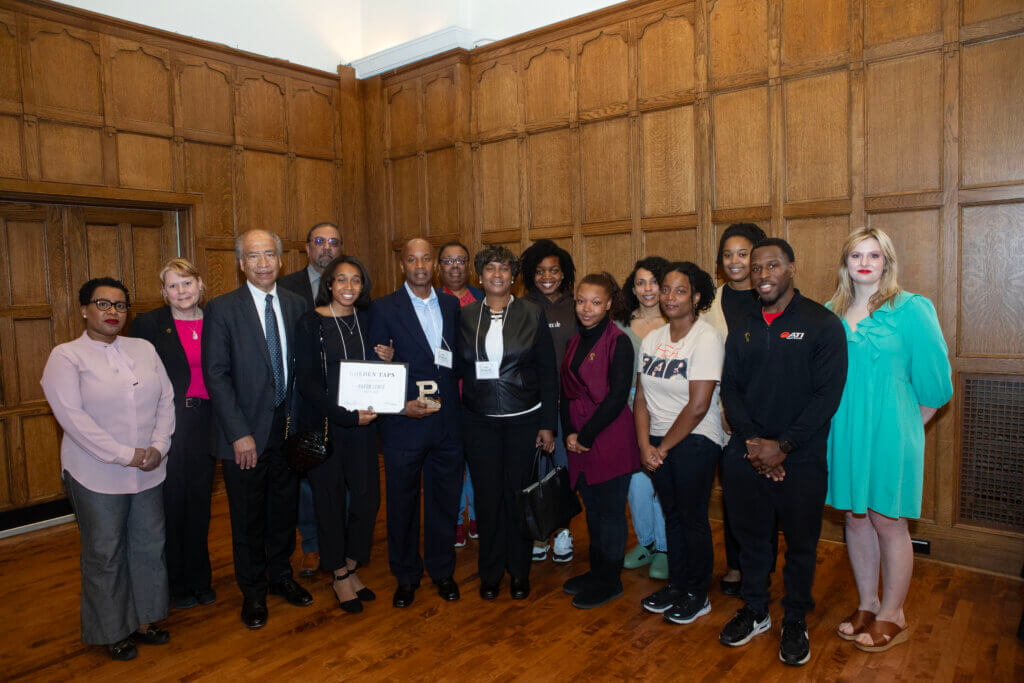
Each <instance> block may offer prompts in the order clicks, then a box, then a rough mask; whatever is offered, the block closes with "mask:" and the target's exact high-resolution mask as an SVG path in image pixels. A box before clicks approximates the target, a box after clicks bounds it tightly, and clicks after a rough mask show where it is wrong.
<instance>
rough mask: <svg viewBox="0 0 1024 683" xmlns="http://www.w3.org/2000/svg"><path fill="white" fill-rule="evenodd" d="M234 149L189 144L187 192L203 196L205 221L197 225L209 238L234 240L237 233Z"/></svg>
mask: <svg viewBox="0 0 1024 683" xmlns="http://www.w3.org/2000/svg"><path fill="white" fill-rule="evenodd" d="M231 157H232V154H231V150H230V149H229V148H227V147H219V146H216V145H204V144H202V143H198V142H186V143H185V191H186V192H198V193H201V194H202V195H203V200H204V201H203V209H204V211H203V217H204V219H205V220H204V221H203V222H202V224H201V225H199V226H197V227H198V230H199V234H200V235H203V236H206V237H230V236H232V235H233V234H234V232H235V209H234V200H233V190H232V186H231V178H232V176H233V172H232V163H231Z"/></svg>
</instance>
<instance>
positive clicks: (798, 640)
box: [779, 619, 811, 666]
mask: <svg viewBox="0 0 1024 683" xmlns="http://www.w3.org/2000/svg"><path fill="white" fill-rule="evenodd" d="M810 658H811V641H810V639H808V637H807V624H806V622H804V620H803V619H801V620H799V621H797V620H793V621H783V622H782V639H781V640H780V641H779V659H780V660H781V661H782V663H783V664H789V665H790V666H803V665H804V664H806V663H807V660H809V659H810Z"/></svg>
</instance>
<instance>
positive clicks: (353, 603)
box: [334, 569, 363, 614]
mask: <svg viewBox="0 0 1024 683" xmlns="http://www.w3.org/2000/svg"><path fill="white" fill-rule="evenodd" d="M350 576H352V572H350V571H348V570H347V569H346V570H345V573H344V574H342V575H340V576H338V575H335V577H334V582H335V583H337V582H339V581H344V580H345V579H347V578H348V577H350ZM334 597H335V598H337V600H338V607H340V608H341V609H343V610H345V611H346V612H348V613H349V614H359V613H360V612H362V611H363V601H362V600H360V599H359V595H358V594H356V597H354V598H352V599H351V600H344V601H343V600H342V599H341V598H339V597H338V595H337V594H335V595H334Z"/></svg>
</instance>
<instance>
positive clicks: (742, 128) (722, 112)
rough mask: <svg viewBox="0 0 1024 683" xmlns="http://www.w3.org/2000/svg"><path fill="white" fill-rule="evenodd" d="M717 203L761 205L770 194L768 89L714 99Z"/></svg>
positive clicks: (752, 89)
mask: <svg viewBox="0 0 1024 683" xmlns="http://www.w3.org/2000/svg"><path fill="white" fill-rule="evenodd" d="M712 109H713V118H712V127H713V129H714V164H715V166H714V170H715V185H714V187H715V206H716V207H719V208H735V207H740V206H760V205H763V204H767V203H768V202H769V201H770V198H771V156H770V151H771V134H770V132H769V125H768V89H767V88H764V87H760V88H750V89H748V90H737V91H734V92H728V93H722V94H720V95H715V97H714V99H713V100H712Z"/></svg>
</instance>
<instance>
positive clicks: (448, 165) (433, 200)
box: [425, 147, 460, 235]
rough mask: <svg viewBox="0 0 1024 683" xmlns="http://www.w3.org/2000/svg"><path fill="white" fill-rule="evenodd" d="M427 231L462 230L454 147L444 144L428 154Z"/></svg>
mask: <svg viewBox="0 0 1024 683" xmlns="http://www.w3.org/2000/svg"><path fill="white" fill-rule="evenodd" d="M426 163H427V184H426V189H427V192H426V195H425V196H426V200H427V234H428V235H450V234H456V233H458V232H459V226H460V223H459V201H458V200H459V173H458V170H459V168H458V158H457V157H456V154H455V148H453V147H445V148H444V149H439V150H436V151H434V152H428V153H427V154H426Z"/></svg>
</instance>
